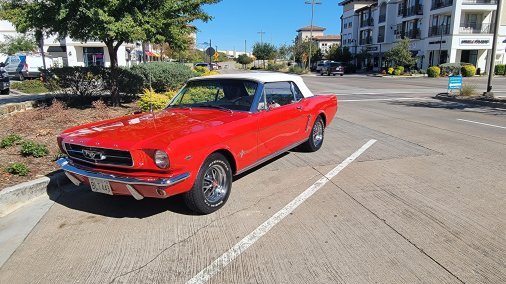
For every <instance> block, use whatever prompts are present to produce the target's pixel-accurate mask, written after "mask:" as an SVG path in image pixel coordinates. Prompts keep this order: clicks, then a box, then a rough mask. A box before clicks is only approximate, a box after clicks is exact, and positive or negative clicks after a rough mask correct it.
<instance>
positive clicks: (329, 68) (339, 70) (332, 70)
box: [320, 62, 344, 76]
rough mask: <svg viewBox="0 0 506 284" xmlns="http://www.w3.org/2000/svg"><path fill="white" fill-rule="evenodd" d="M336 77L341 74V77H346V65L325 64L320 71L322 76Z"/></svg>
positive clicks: (338, 63)
mask: <svg viewBox="0 0 506 284" xmlns="http://www.w3.org/2000/svg"><path fill="white" fill-rule="evenodd" d="M324 74H325V75H327V76H330V75H334V76H336V75H337V74H339V75H340V76H343V75H344V65H343V64H342V63H340V62H325V64H324V65H323V66H322V68H321V70H320V75H322V76H323V75H324Z"/></svg>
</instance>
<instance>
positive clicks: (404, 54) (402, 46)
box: [385, 38, 416, 67]
mask: <svg viewBox="0 0 506 284" xmlns="http://www.w3.org/2000/svg"><path fill="white" fill-rule="evenodd" d="M409 42H410V40H409V39H408V38H405V39H403V40H401V41H400V42H398V43H397V44H396V45H395V46H394V47H392V49H390V50H389V51H387V52H385V60H387V61H389V62H392V63H393V64H394V65H395V66H403V67H404V66H406V67H411V66H413V65H415V64H416V58H414V57H413V55H412V54H411V51H409Z"/></svg>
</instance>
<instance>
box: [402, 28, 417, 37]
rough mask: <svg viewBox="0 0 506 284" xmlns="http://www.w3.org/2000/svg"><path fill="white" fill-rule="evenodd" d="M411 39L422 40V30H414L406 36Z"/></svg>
mask: <svg viewBox="0 0 506 284" xmlns="http://www.w3.org/2000/svg"><path fill="white" fill-rule="evenodd" d="M404 36H405V37H407V38H409V39H420V29H412V30H409V31H408V32H406V33H405V34H404Z"/></svg>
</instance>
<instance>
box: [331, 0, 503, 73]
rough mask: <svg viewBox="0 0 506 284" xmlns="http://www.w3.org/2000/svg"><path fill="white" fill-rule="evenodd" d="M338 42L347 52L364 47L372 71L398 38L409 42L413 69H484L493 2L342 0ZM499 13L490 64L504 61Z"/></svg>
mask: <svg viewBox="0 0 506 284" xmlns="http://www.w3.org/2000/svg"><path fill="white" fill-rule="evenodd" d="M339 4H340V5H341V6H343V14H342V16H341V24H342V27H341V31H342V35H341V36H342V45H343V46H347V47H348V48H349V49H350V51H351V52H352V53H361V52H364V50H365V51H367V53H369V54H370V55H371V57H370V59H368V60H366V61H365V62H357V63H358V64H359V65H366V66H368V67H372V68H373V69H374V70H378V69H379V68H380V65H381V67H384V66H386V64H387V62H385V61H384V59H383V54H384V53H385V52H386V51H388V50H390V49H391V48H392V47H393V46H395V44H396V43H397V42H398V41H400V40H401V39H403V38H409V39H410V40H411V44H410V50H411V52H412V53H413V55H414V56H416V57H417V68H420V69H426V68H428V67H429V66H432V65H438V64H441V63H448V62H450V63H455V62H468V63H472V64H474V65H476V66H477V68H480V71H481V72H485V71H486V70H488V67H489V62H490V60H489V58H490V54H491V51H492V41H493V28H494V25H495V23H494V21H495V13H496V12H497V1H496V0H430V1H429V0H425V1H422V0H379V1H371V0H344V1H342V2H340V3H339ZM505 12H506V9H503V11H502V13H501V23H500V24H501V27H500V29H499V39H498V43H497V51H496V52H497V55H496V58H495V62H496V63H504V62H506V57H505V47H506V43H505V42H506V41H505V39H506V17H505V16H503V15H504V14H505Z"/></svg>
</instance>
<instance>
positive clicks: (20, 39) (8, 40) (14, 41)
mask: <svg viewBox="0 0 506 284" xmlns="http://www.w3.org/2000/svg"><path fill="white" fill-rule="evenodd" d="M36 49H37V43H36V42H35V39H34V38H33V37H32V36H29V35H26V34H25V35H19V36H9V35H6V36H5V41H4V42H3V43H0V52H1V53H5V54H8V55H12V54H14V53H16V52H21V51H35V50H36Z"/></svg>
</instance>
